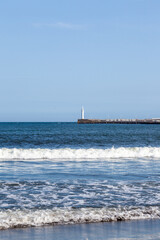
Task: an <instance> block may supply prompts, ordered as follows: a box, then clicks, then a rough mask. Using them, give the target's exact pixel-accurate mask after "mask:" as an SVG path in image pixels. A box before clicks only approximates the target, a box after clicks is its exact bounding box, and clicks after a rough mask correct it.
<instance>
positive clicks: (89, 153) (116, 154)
mask: <svg viewBox="0 0 160 240" xmlns="http://www.w3.org/2000/svg"><path fill="white" fill-rule="evenodd" d="M111 158H113V159H117V158H160V147H134V148H132V147H120V148H109V149H96V148H89V149H71V148H60V149H41V148H37V149H32V148H31V149H18V148H11V149H10V148H1V149H0V159H16V160H18V159H21V160H22V159H24V160H27V159H32V160H33V159H63V160H65V159H67V160H68V159H71V160H73V159H81V160H83V159H91V160H92V159H111Z"/></svg>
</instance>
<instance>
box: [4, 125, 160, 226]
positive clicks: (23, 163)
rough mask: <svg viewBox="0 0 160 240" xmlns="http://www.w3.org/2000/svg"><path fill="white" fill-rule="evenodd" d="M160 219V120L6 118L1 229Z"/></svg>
mask: <svg viewBox="0 0 160 240" xmlns="http://www.w3.org/2000/svg"><path fill="white" fill-rule="evenodd" d="M132 219H136V220H141V219H160V125H120V124H113V125H112V124H110V125H107V124H97V125H96V124H92V125H87V124H86V125H78V124H77V123H0V229H1V230H2V229H9V228H15V227H19V228H20V227H30V226H32V227H33V226H45V225H57V224H76V223H90V222H110V221H113V222H114V221H123V220H132Z"/></svg>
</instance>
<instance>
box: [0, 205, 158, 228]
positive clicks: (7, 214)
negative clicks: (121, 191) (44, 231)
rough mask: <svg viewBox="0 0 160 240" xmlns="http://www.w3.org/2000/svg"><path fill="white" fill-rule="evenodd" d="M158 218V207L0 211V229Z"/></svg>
mask: <svg viewBox="0 0 160 240" xmlns="http://www.w3.org/2000/svg"><path fill="white" fill-rule="evenodd" d="M155 218H160V208H159V207H143V208H132V207H130V208H110V209H107V208H80V209H71V208H70V209H67V208H66V209H46V210H6V211H0V229H1V230H2V229H8V228H16V227H29V226H32V227H36V226H44V225H55V224H75V223H93V222H111V221H125V220H133V219H155Z"/></svg>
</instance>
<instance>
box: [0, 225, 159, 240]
mask: <svg viewBox="0 0 160 240" xmlns="http://www.w3.org/2000/svg"><path fill="white" fill-rule="evenodd" d="M159 226H160V220H138V221H136V220H135V221H124V222H112V223H92V224H75V225H59V226H48V227H47V226H46V227H35V228H17V229H9V230H2V231H1V232H0V239H1V240H7V239H10V240H17V239H25V240H31V239H32V240H115V239H121V240H127V239H145V240H149V239H152V240H153V239H154V240H156V239H157V240H158V239H160V228H159Z"/></svg>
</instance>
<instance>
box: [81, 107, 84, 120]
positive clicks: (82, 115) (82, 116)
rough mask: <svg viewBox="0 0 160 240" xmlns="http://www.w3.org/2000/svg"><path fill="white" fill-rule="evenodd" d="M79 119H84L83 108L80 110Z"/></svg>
mask: <svg viewBox="0 0 160 240" xmlns="http://www.w3.org/2000/svg"><path fill="white" fill-rule="evenodd" d="M81 119H84V107H83V106H82V109H81Z"/></svg>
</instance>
